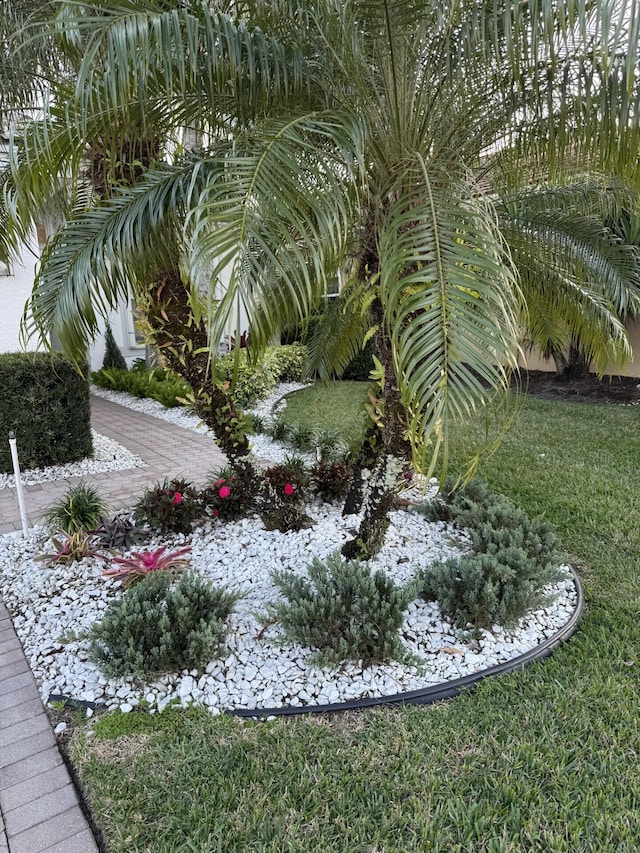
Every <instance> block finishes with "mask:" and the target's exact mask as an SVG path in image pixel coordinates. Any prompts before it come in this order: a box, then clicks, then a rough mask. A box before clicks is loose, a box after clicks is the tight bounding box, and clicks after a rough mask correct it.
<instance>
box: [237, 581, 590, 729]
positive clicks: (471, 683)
mask: <svg viewBox="0 0 640 853" xmlns="http://www.w3.org/2000/svg"><path fill="white" fill-rule="evenodd" d="M570 568H571V567H570ZM571 574H572V575H573V582H574V584H575V587H576V595H577V598H578V600H577V602H576V606H575V609H574V611H573V613H572V614H571V618H570V619H569V621H568V622H566V624H564V625H563V626H562V628H559V629H558V630H557V631H556V633H555V634H552V635H551V637H547V639H546V640H545V641H544V642H543V643H540V644H539V645H537V646H536V647H535V648H533V649H530V650H529V651H528V652H525V653H524V654H522V655H518V657H517V658H512V659H511V660H508V661H505V662H504V663H499V664H498V665H497V666H492V667H490V668H489V669H483V670H481V671H480V672H474V673H472V674H471V675H465V676H463V677H462V678H456V679H454V680H452V681H443V682H441V683H440V684H432V685H431V686H430V687H425V688H423V689H421V690H411V691H409V692H407V693H395V694H393V695H391V696H375V697H367V698H366V699H353V700H352V701H350V702H333V703H331V704H328V705H286V706H283V707H281V708H241V709H239V710H236V711H229V712H228V713H230V714H231V715H232V716H234V717H243V718H253V719H263V718H264V717H283V716H292V715H294V714H331V713H336V712H340V711H355V710H358V709H360V708H379V707H381V706H386V705H431V704H433V703H434V702H441V701H442V700H443V699H452V698H453V697H454V696H457V695H458V694H459V693H460V692H461V691H462V690H465V689H468V688H473V687H475V686H476V685H477V684H479V683H480V682H481V681H482V680H483V679H484V678H491V677H493V676H496V675H506V674H507V673H510V672H516V671H517V670H519V669H524V668H525V667H526V666H529V664H531V663H535V662H536V661H539V660H543V659H544V658H547V657H549V655H550V654H551V653H552V652H553V650H554V649H556V648H557V647H558V646H560V645H561V644H562V643H564V642H566V641H567V640H568V639H569V637H571V635H572V634H573V633H574V632H575V630H576V628H577V627H578V622H579V621H580V619H581V618H582V614H583V613H584V593H583V591H582V584H581V583H580V579H579V578H578V576H577V574H576V572H575V571H574V569H572V568H571Z"/></svg>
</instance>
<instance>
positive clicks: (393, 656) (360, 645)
mask: <svg viewBox="0 0 640 853" xmlns="http://www.w3.org/2000/svg"><path fill="white" fill-rule="evenodd" d="M307 575H308V578H303V577H300V576H298V575H296V574H295V573H294V572H291V571H288V570H281V571H276V572H273V573H272V577H273V580H274V583H275V584H276V586H277V587H278V589H279V590H280V592H281V594H282V595H283V597H284V598H283V600H282V601H277V602H275V603H273V604H269V605H267V613H268V615H269V618H270V619H273V620H274V621H276V622H278V623H279V624H280V625H281V626H282V629H283V631H284V636H285V637H286V639H287V640H288V641H289V642H294V643H300V645H301V646H309V647H311V648H312V649H314V650H315V651H314V652H313V655H312V657H311V659H310V662H316V663H320V664H325V665H331V664H337V663H341V662H344V661H356V662H361V663H362V665H363V666H365V667H366V666H369V665H370V664H372V663H377V662H382V661H389V660H403V659H405V658H406V653H405V650H404V647H403V645H402V643H401V641H400V637H399V636H398V631H399V630H400V625H401V624H402V619H403V617H404V611H405V610H406V608H407V606H408V605H409V602H410V601H411V600H412V599H414V598H415V597H416V585H415V584H409V585H407V586H406V587H403V588H401V587H398V586H397V585H396V584H395V583H394V582H393V581H392V580H391V579H390V578H388V577H387V575H386V574H385V573H384V572H383V571H381V570H378V571H372V570H371V568H370V567H369V565H368V564H367V563H361V562H359V561H358V560H344V559H342V557H341V556H340V554H339V553H336V554H331V555H330V556H329V557H327V558H326V560H318V559H317V558H315V559H314V560H312V562H311V563H310V565H309V566H308V567H307Z"/></svg>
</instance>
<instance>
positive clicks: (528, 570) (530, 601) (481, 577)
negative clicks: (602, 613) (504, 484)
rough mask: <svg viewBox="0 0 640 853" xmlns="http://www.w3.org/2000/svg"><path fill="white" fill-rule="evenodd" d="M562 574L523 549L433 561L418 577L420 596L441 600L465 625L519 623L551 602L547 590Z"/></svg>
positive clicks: (442, 607)
mask: <svg viewBox="0 0 640 853" xmlns="http://www.w3.org/2000/svg"><path fill="white" fill-rule="evenodd" d="M559 577H560V573H559V572H558V569H557V568H556V567H553V566H552V565H551V564H548V565H546V566H539V565H537V564H536V562H535V560H533V559H531V558H530V557H528V556H527V554H526V553H525V551H524V550H523V549H522V548H512V547H509V548H505V549H502V550H498V551H496V552H495V553H492V554H471V555H469V556H466V557H459V558H456V559H450V560H447V561H446V562H445V563H434V564H433V565H431V566H429V568H428V569H424V570H423V571H422V572H421V573H420V576H419V582H420V588H421V594H422V595H423V597H424V598H425V599H426V600H427V601H437V602H438V605H439V607H440V610H441V611H442V613H444V614H445V615H446V616H449V617H451V619H452V620H453V621H454V623H455V624H456V625H458V627H460V628H466V627H467V626H468V625H469V624H471V625H473V626H474V627H475V628H490V627H491V626H492V625H505V626H507V627H509V626H512V625H514V624H515V623H516V622H517V621H518V620H519V619H521V618H522V617H523V616H524V615H525V614H526V613H528V612H529V611H530V610H533V609H536V608H539V607H544V606H545V604H547V603H548V602H549V598H548V596H545V595H543V593H542V588H543V587H544V586H545V585H546V584H549V583H554V582H555V581H557V580H558V579H559Z"/></svg>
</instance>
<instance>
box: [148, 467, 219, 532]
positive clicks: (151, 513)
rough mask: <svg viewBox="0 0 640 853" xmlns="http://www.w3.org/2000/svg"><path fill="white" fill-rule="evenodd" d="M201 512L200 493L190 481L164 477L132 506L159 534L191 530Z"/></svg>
mask: <svg viewBox="0 0 640 853" xmlns="http://www.w3.org/2000/svg"><path fill="white" fill-rule="evenodd" d="M202 511H203V510H202V503H201V501H200V493H199V492H198V490H197V489H196V488H194V487H193V486H192V485H191V483H188V482H187V481H186V480H182V479H180V480H167V479H165V480H164V481H163V482H162V483H156V484H155V486H152V487H151V488H150V489H147V490H146V492H145V493H144V495H143V496H142V497H141V498H140V500H139V501H138V503H137V504H136V505H135V507H134V508H133V517H134V519H135V521H136V522H137V523H138V524H148V525H149V527H151V528H152V529H153V530H158V531H159V532H160V533H191V525H192V524H193V522H194V521H197V519H198V518H200V517H201V515H202Z"/></svg>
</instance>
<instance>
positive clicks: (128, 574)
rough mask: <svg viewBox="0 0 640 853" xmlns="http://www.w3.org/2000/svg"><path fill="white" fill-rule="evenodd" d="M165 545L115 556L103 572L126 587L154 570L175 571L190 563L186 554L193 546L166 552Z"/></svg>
mask: <svg viewBox="0 0 640 853" xmlns="http://www.w3.org/2000/svg"><path fill="white" fill-rule="evenodd" d="M166 550H167V549H166V548H165V547H164V545H163V546H162V547H161V548H157V549H156V550H155V551H133V552H132V553H131V554H130V555H129V556H128V557H114V558H113V560H112V563H115V565H112V567H111V568H110V569H105V571H104V572H103V573H102V574H103V575H104V576H105V577H108V578H113V579H114V580H116V581H121V582H122V586H123V587H125V589H126V588H127V587H129V586H131V585H132V584H135V583H138V581H141V580H142V579H143V578H146V576H147V575H150V574H151V573H152V572H160V571H165V572H166V571H174V572H175V570H176V569H182V568H184V567H185V566H186V565H187V564H188V562H189V561H188V560H185V559H184V556H183V555H184V554H189V553H190V551H191V548H189V547H186V548H180V549H179V550H177V551H171V552H170V553H168V554H167V553H166Z"/></svg>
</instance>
